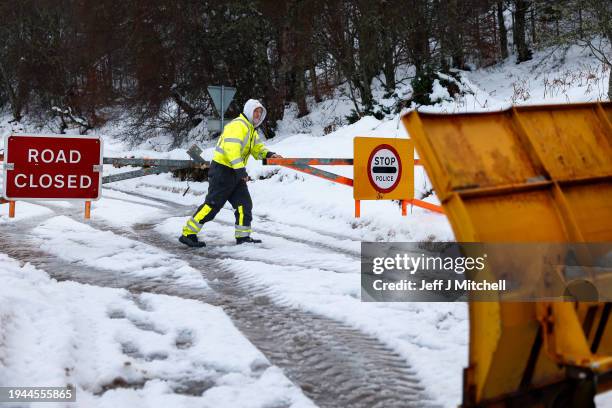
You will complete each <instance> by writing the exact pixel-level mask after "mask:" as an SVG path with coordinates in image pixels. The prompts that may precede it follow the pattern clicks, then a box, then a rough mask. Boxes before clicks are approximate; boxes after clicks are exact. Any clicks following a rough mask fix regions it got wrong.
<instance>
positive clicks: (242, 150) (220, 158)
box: [213, 114, 268, 170]
mask: <svg viewBox="0 0 612 408" xmlns="http://www.w3.org/2000/svg"><path fill="white" fill-rule="evenodd" d="M267 153H268V149H267V148H266V146H265V145H264V144H263V143H262V142H261V140H260V139H259V134H258V132H257V130H255V128H254V127H253V125H252V124H251V122H249V121H248V120H247V118H246V117H245V116H244V115H242V114H241V115H240V116H238V117H237V118H236V119H234V120H232V121H231V122H230V123H228V124H227V125H225V127H224V128H223V134H221V137H220V138H219V141H218V142H217V146H216V147H215V154H214V155H213V161H216V162H217V163H219V164H222V165H224V166H227V167H231V168H232V169H234V170H238V169H242V168H244V167H245V166H246V164H247V162H248V161H249V155H252V156H253V157H254V158H255V159H257V160H261V159H264V158H266V155H267Z"/></svg>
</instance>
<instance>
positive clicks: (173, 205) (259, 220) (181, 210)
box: [105, 185, 361, 259]
mask: <svg viewBox="0 0 612 408" xmlns="http://www.w3.org/2000/svg"><path fill="white" fill-rule="evenodd" d="M147 186H148V187H158V186H153V185H147ZM105 188H109V187H105ZM112 190H113V191H119V192H122V193H125V194H127V195H133V196H135V197H139V198H144V199H148V200H153V201H159V202H160V203H163V204H164V205H166V206H167V207H168V208H169V209H174V210H175V211H176V212H177V213H178V214H175V215H174V216H175V217H176V216H184V217H185V218H187V217H190V216H191V215H193V211H194V208H195V207H194V206H192V205H184V204H179V203H177V202H174V201H171V200H166V199H162V198H156V197H154V196H150V195H147V194H143V193H136V192H132V191H129V190H123V189H117V188H112ZM113 199H114V200H121V198H116V197H113ZM203 199H204V197H202V200H203ZM221 210H222V211H230V212H233V211H232V210H230V209H229V208H225V207H224V208H222V209H221ZM253 221H254V224H255V225H258V224H261V225H265V224H266V223H270V224H277V225H280V226H283V227H285V228H287V229H289V228H290V229H294V230H295V229H301V230H308V231H310V232H314V233H316V234H318V235H320V236H322V237H326V238H329V239H330V240H332V241H337V240H341V241H347V240H354V238H353V237H350V236H346V235H341V234H334V233H330V232H328V231H323V230H320V229H316V228H306V227H304V226H303V225H299V224H294V223H291V222H285V221H277V220H271V219H269V218H267V217H261V216H257V215H255V214H254V215H253ZM213 222H216V223H219V224H222V225H228V226H231V227H233V226H234V223H232V222H227V221H224V220H219V219H215V220H214V221H213ZM256 232H257V233H259V234H264V235H270V236H273V237H277V238H284V239H286V240H288V241H292V242H296V243H300V244H304V245H308V246H311V247H314V248H318V249H324V250H328V251H333V252H334V253H341V254H344V255H347V256H350V257H352V258H354V259H361V252H360V251H354V250H350V249H347V248H343V247H341V246H337V245H332V244H329V243H324V242H318V241H313V240H309V239H302V238H298V237H296V236H295V235H290V234H284V233H279V232H272V231H265V232H264V231H260V230H257V231H256Z"/></svg>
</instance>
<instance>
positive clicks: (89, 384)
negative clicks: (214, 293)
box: [0, 255, 313, 408]
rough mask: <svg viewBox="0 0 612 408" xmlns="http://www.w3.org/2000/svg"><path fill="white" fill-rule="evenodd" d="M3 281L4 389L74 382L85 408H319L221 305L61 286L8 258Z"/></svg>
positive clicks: (0, 356) (1, 270) (0, 259)
mask: <svg viewBox="0 0 612 408" xmlns="http://www.w3.org/2000/svg"><path fill="white" fill-rule="evenodd" d="M0 280H1V281H2V282H3V284H2V285H1V286H0V322H1V324H2V329H3V330H2V332H1V335H0V344H1V347H0V367H1V368H2V369H1V370H0V386H17V385H18V386H39V385H40V384H45V385H46V386H66V385H68V384H71V385H73V386H74V387H76V390H77V392H76V394H77V402H76V403H73V404H70V406H75V407H84V408H85V407H86V408H95V407H114V406H123V407H126V406H130V407H143V408H144V407H147V408H153V407H168V406H172V407H195V406H198V407H238V406H240V407H269V406H291V407H296V408H297V407H311V406H313V404H312V403H311V402H310V401H309V400H308V399H307V398H306V397H304V395H303V394H302V393H301V391H300V390H299V389H298V388H296V386H295V385H294V384H292V383H291V382H290V381H289V380H288V379H287V378H286V377H285V376H284V374H283V373H282V371H281V370H280V369H278V368H277V367H275V366H272V365H270V363H269V362H268V361H267V359H266V358H265V356H264V355H263V354H261V352H260V351H258V350H257V349H256V348H255V347H253V345H252V344H250V343H249V342H248V341H247V340H246V339H245V338H244V337H243V336H242V334H241V333H240V332H239V331H238V330H237V329H236V328H235V327H234V326H233V324H232V322H231V320H230V319H229V318H228V317H227V316H226V315H225V314H224V313H223V311H222V310H221V309H219V308H217V307H214V306H210V305H207V304H203V303H201V302H198V301H194V300H186V299H179V298H175V297H171V296H164V295H154V294H149V293H143V294H140V295H138V294H132V293H130V292H128V291H126V290H123V289H109V288H100V287H95V286H89V285H81V284H78V283H75V282H57V281H55V280H53V279H50V278H49V277H48V276H47V275H46V273H45V272H44V271H41V270H38V269H36V268H34V267H32V266H31V265H29V264H26V265H19V263H18V262H16V261H15V260H13V259H11V258H9V257H8V256H6V255H0ZM105 390H106V392H104V391H105ZM190 393H191V394H193V395H189V394H190ZM46 404H47V405H45V406H50V407H53V406H60V404H54V403H46ZM61 406H63V405H61Z"/></svg>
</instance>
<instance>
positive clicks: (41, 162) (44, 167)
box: [4, 135, 102, 200]
mask: <svg viewBox="0 0 612 408" xmlns="http://www.w3.org/2000/svg"><path fill="white" fill-rule="evenodd" d="M4 146H5V147H6V152H5V158H4V161H5V165H4V197H5V198H7V199H11V200H17V199H19V200H53V199H61V200H97V199H98V198H100V193H101V190H102V189H101V185H102V183H101V182H102V141H101V140H100V138H98V137H95V136H34V135H11V136H7V138H6V139H5V143H4Z"/></svg>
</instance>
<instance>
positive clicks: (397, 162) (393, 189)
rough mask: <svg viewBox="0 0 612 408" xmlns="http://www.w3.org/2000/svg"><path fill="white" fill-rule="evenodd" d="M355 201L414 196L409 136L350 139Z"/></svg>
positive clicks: (409, 197) (412, 155)
mask: <svg viewBox="0 0 612 408" xmlns="http://www.w3.org/2000/svg"><path fill="white" fill-rule="evenodd" d="M354 171H355V174H354V188H353V196H354V198H355V200H410V199H412V198H414V148H413V145H412V142H411V141H410V139H390V138H373V137H356V138H355V139H354Z"/></svg>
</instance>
